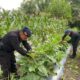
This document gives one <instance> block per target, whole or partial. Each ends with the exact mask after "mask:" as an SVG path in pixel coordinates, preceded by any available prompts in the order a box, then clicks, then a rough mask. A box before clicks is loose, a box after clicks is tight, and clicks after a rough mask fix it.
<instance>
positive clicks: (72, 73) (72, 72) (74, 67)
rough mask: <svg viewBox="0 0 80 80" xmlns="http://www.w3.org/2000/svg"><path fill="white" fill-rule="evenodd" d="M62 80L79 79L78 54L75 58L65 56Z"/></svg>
mask: <svg viewBox="0 0 80 80" xmlns="http://www.w3.org/2000/svg"><path fill="white" fill-rule="evenodd" d="M63 80H80V54H77V56H76V58H75V59H70V58H67V62H66V64H65V69H64V75H63Z"/></svg>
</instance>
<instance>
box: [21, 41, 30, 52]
mask: <svg viewBox="0 0 80 80" xmlns="http://www.w3.org/2000/svg"><path fill="white" fill-rule="evenodd" d="M22 43H23V45H24V47H25V48H26V49H27V51H29V50H31V46H30V45H29V43H28V42H27V41H22Z"/></svg>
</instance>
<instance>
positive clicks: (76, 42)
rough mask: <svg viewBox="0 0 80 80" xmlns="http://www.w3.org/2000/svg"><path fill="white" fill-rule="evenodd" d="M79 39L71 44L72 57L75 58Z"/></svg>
mask: <svg viewBox="0 0 80 80" xmlns="http://www.w3.org/2000/svg"><path fill="white" fill-rule="evenodd" d="M79 40H80V38H77V39H76V40H75V41H74V42H72V46H73V54H72V55H73V56H76V51H77V47H78V43H79Z"/></svg>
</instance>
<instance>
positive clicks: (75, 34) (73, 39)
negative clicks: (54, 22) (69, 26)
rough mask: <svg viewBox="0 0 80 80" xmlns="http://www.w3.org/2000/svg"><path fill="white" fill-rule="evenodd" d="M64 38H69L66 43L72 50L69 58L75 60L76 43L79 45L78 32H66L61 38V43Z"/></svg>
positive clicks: (79, 36)
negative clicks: (69, 44)
mask: <svg viewBox="0 0 80 80" xmlns="http://www.w3.org/2000/svg"><path fill="white" fill-rule="evenodd" d="M66 36H69V37H70V38H71V39H70V40H69V41H67V42H68V43H71V44H72V48H73V54H72V55H70V58H75V57H76V51H77V46H78V43H79V40H80V34H79V33H78V32H73V31H71V30H66V31H65V33H64V35H63V37H62V41H61V43H62V42H63V41H64V39H65V37H66Z"/></svg>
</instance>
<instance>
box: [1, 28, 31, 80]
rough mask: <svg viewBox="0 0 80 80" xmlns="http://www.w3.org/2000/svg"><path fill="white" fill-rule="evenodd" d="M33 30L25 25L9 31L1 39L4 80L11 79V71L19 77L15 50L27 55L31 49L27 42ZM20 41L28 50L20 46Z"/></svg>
mask: <svg viewBox="0 0 80 80" xmlns="http://www.w3.org/2000/svg"><path fill="white" fill-rule="evenodd" d="M31 34H32V33H31V31H30V29H29V28H28V27H24V28H23V29H22V30H16V31H11V32H9V33H7V34H6V35H5V36H4V37H3V38H2V39H1V40H0V65H1V69H2V71H3V78H4V79H2V80H10V73H15V75H16V76H17V77H19V75H18V73H17V68H16V65H15V63H16V60H15V55H14V51H15V50H16V51H17V52H19V53H20V54H21V55H23V56H27V57H29V56H28V55H27V53H28V51H29V50H31V47H30V45H29V44H28V43H27V41H26V40H27V38H28V37H30V36H31ZM20 43H22V44H23V45H24V47H25V48H26V50H24V49H23V48H22V47H20Z"/></svg>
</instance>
